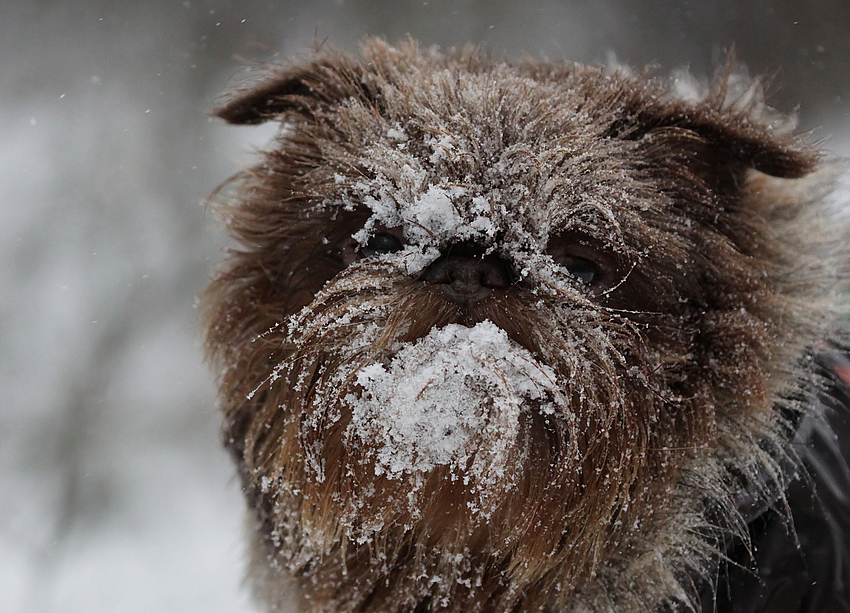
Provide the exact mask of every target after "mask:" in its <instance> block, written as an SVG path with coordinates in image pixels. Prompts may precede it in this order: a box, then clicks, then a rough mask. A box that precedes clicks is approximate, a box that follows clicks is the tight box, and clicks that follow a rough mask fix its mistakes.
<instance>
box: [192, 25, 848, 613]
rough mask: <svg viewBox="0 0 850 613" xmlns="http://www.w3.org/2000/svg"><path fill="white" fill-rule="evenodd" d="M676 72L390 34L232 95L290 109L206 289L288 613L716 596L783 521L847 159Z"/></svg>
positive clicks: (265, 562) (263, 114)
mask: <svg viewBox="0 0 850 613" xmlns="http://www.w3.org/2000/svg"><path fill="white" fill-rule="evenodd" d="M680 81H681V82H680V83H678V84H677V83H676V82H674V81H667V80H656V79H651V78H648V77H645V76H633V75H631V74H629V73H628V72H626V71H624V70H604V69H598V68H589V67H584V66H577V65H560V64H551V63H546V62H532V61H528V62H525V63H522V64H517V65H511V64H504V63H498V62H495V61H493V60H491V59H490V58H489V57H487V56H484V55H482V54H481V53H479V52H477V51H475V50H464V51H460V52H456V53H452V54H449V55H447V56H443V55H440V54H438V53H437V52H435V51H420V50H419V49H418V48H417V47H416V45H415V44H414V43H408V44H405V45H402V46H400V47H399V48H392V47H389V46H388V45H386V44H385V43H383V42H381V41H371V42H369V43H368V44H366V45H365V46H364V49H363V53H362V57H359V58H358V57H352V56H349V55H343V54H336V53H331V52H321V53H319V54H318V55H317V57H316V58H315V59H314V60H313V61H311V62H308V63H306V64H303V65H296V66H291V67H287V68H282V69H280V68H279V69H275V70H273V71H272V73H271V74H269V75H268V76H267V78H266V79H265V80H264V81H263V82H261V83H260V84H259V85H257V86H256V87H253V88H250V89H246V90H243V91H240V92H238V93H237V94H236V95H235V96H234V97H233V99H232V100H231V101H230V102H228V103H226V104H225V105H224V106H222V107H221V108H220V109H218V111H217V115H218V116H220V117H222V118H224V119H225V120H227V121H229V122H231V123H237V124H255V123H260V122H264V121H277V122H280V125H281V129H280V133H279V136H278V138H277V139H276V141H275V142H274V145H273V146H272V147H271V148H270V150H269V151H267V152H266V153H265V154H264V156H263V157H262V159H261V161H260V163H259V164H258V165H257V166H256V167H254V168H252V169H251V170H249V171H246V172H245V173H243V175H242V177H241V178H240V179H239V182H240V186H241V189H240V192H239V199H238V201H237V202H235V203H234V204H233V205H229V206H222V207H220V210H221V212H222V215H223V216H224V218H225V221H226V224H227V227H228V230H229V231H230V232H231V234H232V235H233V236H234V237H235V238H236V240H237V241H238V244H239V245H240V248H239V249H238V250H235V251H234V252H232V253H231V255H230V256H229V259H228V261H227V263H226V265H225V267H224V268H223V270H222V271H221V272H220V273H219V274H218V276H217V277H216V279H215V280H214V281H213V283H212V285H211V286H210V288H209V289H208V291H207V293H206V296H205V305H206V320H207V327H208V332H207V348H208V354H209V356H210V359H211V361H212V363H213V364H214V368H215V369H216V371H217V372H218V373H219V376H220V395H221V402H222V407H223V410H224V415H225V439H226V444H227V446H228V447H229V449H230V450H231V451H232V453H233V455H234V458H235V459H236V462H237V464H238V466H239V470H240V474H241V477H242V479H243V483H244V487H245V492H246V495H247V498H248V502H249V506H250V508H251V517H252V520H253V523H252V530H253V528H256V530H255V533H256V539H255V543H254V558H255V559H254V563H253V569H252V571H251V572H252V575H253V577H254V579H255V584H256V585H257V591H258V593H259V595H260V597H261V599H263V600H264V601H265V602H266V604H267V606H268V607H269V609H270V610H278V609H280V608H282V607H284V603H285V602H286V599H287V598H290V597H292V598H296V599H297V600H298V602H299V603H300V604H299V606H300V607H301V608H302V609H303V610H309V611H335V612H336V611H364V612H365V611H375V612H378V611H381V612H390V611H392V612H395V611H399V612H401V611H417V612H424V611H437V610H446V611H457V612H469V611H482V612H493V611H497V612H502V611H505V612H507V611H536V610H542V611H608V610H614V611H626V612H630V611H652V610H657V609H658V608H659V607H662V608H663V607H677V606H686V605H688V604H693V605H694V606H696V601H697V598H698V597H697V592H698V590H699V588H700V586H701V585H702V584H703V582H704V581H709V582H710V581H711V576H712V573H714V572H715V571H716V569H717V565H718V560H719V558H721V557H722V556H723V555H724V552H725V546H726V544H727V543H728V542H730V539H732V537H735V536H737V537H740V538H743V539H745V540H746V538H747V536H746V528H747V526H746V520H747V509H748V508H750V507H749V506H747V505H751V506H758V505H767V506H771V507H773V508H780V509H781V508H782V506H783V500H784V498H783V491H784V490H785V488H786V485H787V483H788V481H789V480H790V478H791V476H792V472H793V471H794V470H795V469H794V465H795V464H794V462H793V458H792V457H791V454H790V453H789V451H788V441H789V440H790V439H791V437H792V436H793V433H794V428H795V425H796V424H797V423H798V422H799V418H800V412H801V411H803V412H804V411H805V410H806V403H805V402H804V401H803V399H804V396H805V395H804V393H803V391H804V390H805V389H807V388H808V387H809V386H810V385H811V381H812V380H813V378H814V375H813V372H814V368H813V366H812V365H811V360H810V359H809V358H808V357H807V356H808V355H809V353H810V349H811V347H812V346H813V344H814V342H815V341H816V339H818V338H819V337H821V336H822V335H824V334H825V332H826V331H828V329H829V326H830V325H831V324H832V322H833V321H834V310H835V304H834V302H835V300H834V289H835V278H836V276H835V271H834V269H833V267H832V264H831V261H832V259H831V258H830V257H828V256H827V255H825V254H826V253H827V252H828V251H829V247H830V245H833V246H834V244H833V243H832V242H831V241H830V238H829V236H830V235H827V233H826V232H827V229H826V228H827V226H826V225H824V224H823V223H822V222H823V213H824V210H823V208H824V207H823V206H821V200H822V199H823V197H824V195H825V194H826V193H827V190H828V189H829V182H830V181H829V177H828V176H827V175H829V174H830V171H829V169H825V170H820V171H819V170H818V167H819V153H818V152H817V151H816V150H814V149H812V148H810V147H809V146H807V145H806V144H804V143H803V142H802V141H801V140H800V139H799V138H798V137H796V136H794V135H793V134H792V132H791V129H792V128H793V126H792V125H791V122H790V120H789V119H788V118H785V117H782V116H779V115H777V114H775V113H774V112H773V111H772V110H771V109H769V108H768V107H766V106H765V105H764V103H763V101H762V98H761V95H760V90H759V88H758V84H757V83H752V82H746V81H744V80H743V79H741V78H739V76H737V75H736V74H735V73H734V71H732V70H727V71H726V72H725V73H724V74H723V75H722V76H721V77H719V78H718V79H716V80H715V82H714V83H713V84H712V85H711V86H710V87H708V88H705V91H699V88H698V87H697V86H695V85H694V84H693V83H692V82H690V81H688V80H687V79H684V80H680ZM833 227H834V226H833ZM745 499H746V500H747V501H748V502H747V503H744V502H742V500H745Z"/></svg>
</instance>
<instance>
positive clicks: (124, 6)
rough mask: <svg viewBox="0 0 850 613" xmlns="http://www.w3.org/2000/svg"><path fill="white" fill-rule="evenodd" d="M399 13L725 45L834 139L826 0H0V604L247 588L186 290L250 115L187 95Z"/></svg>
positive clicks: (837, 26) (837, 93)
mask: <svg viewBox="0 0 850 613" xmlns="http://www.w3.org/2000/svg"><path fill="white" fill-rule="evenodd" d="M408 33H409V34H411V35H413V36H414V37H416V38H418V39H420V41H421V42H422V43H423V44H429V45H430V44H436V45H440V46H441V47H442V48H448V47H451V46H453V45H460V44H463V43H466V42H474V43H482V44H483V45H484V46H485V47H486V48H489V49H490V50H491V51H492V52H493V53H494V54H495V55H497V56H499V57H505V58H520V57H522V55H523V54H530V55H534V56H540V55H545V56H548V57H550V58H552V59H573V60H578V61H583V62H598V61H603V62H604V61H606V59H607V58H608V57H609V54H612V53H613V54H615V56H616V58H617V59H618V60H619V61H621V62H625V63H629V64H633V65H638V66H643V65H646V64H656V65H658V66H659V68H660V70H661V71H662V72H666V71H669V70H671V69H673V68H675V67H680V66H690V67H691V69H692V71H693V72H695V73H696V74H698V75H704V74H706V73H711V72H712V70H713V67H714V66H715V65H716V63H717V61H718V58H720V57H722V55H723V51H724V50H725V49H728V48H730V47H732V46H734V47H735V48H736V50H737V56H738V58H739V59H740V60H741V61H743V62H744V63H745V64H746V65H747V66H748V67H749V69H750V70H751V72H753V73H765V72H775V73H776V78H775V81H774V83H775V85H776V91H775V95H774V96H773V98H772V100H773V102H774V105H775V106H777V107H778V108H780V109H782V110H785V111H794V110H797V113H798V116H799V118H800V124H801V127H802V128H803V129H804V130H807V131H810V139H811V140H817V141H821V142H823V144H824V146H825V147H826V148H827V149H828V150H830V151H831V152H832V153H833V154H834V155H837V156H841V155H847V154H848V150H850V105H848V96H850V91H849V90H848V88H850V85H848V83H850V3H848V2H847V1H846V0H810V1H808V2H799V1H798V0H789V1H780V0H749V1H748V2H736V1H732V0H694V1H693V2H673V1H670V0H649V1H644V2H640V1H632V2H629V1H626V0H596V1H594V2H583V1H578V0H575V1H560V2H559V1H555V0H548V1H545V0H543V1H535V0H524V1H522V2H507V1H502V0H453V1H445V0H428V1H422V0H417V1H407V0H381V1H371V2H369V1H365V0H363V1H354V0H330V1H329V0H313V1H312V2H295V1H289V2H275V1H273V0H262V1H260V0H255V1H243V2H223V1H218V0H186V1H180V0H167V1H166V0H146V1H144V2H129V1H125V2H119V1H106V0H99V1H98V0H90V1H77V2H72V1H65V2H61V1H47V0H3V2H2V5H0V57H2V69H0V610H2V611H6V612H10V613H23V612H26V613H30V612H32V613H41V612H60V611H61V612H63V613H67V612H77V611H79V612H86V613H99V612H107V611H116V612H117V611H120V612H151V611H156V612H171V611H174V612H178V611H179V612H194V611H197V612H199V613H200V612H202V613H215V612H229V613H234V612H247V611H251V610H252V608H251V605H250V602H249V599H248V598H247V596H246V595H245V594H244V593H243V591H242V590H241V585H240V582H241V565H242V559H243V551H242V545H241V530H242V520H241V515H242V501H241V494H240V492H239V488H238V484H237V482H236V480H235V477H234V472H233V470H232V469H231V466H230V463H229V460H228V458H227V457H226V456H225V454H224V452H223V451H221V450H220V446H219V442H218V421H219V419H218V415H217V412H216V407H215V400H214V394H213V382H212V378H211V377H210V375H209V374H208V373H207V371H206V369H205V367H204V366H203V364H202V356H201V337H200V332H199V325H198V322H197V311H196V308H195V307H196V297H197V295H198V294H199V292H200V291H201V289H202V288H203V287H204V285H205V283H206V282H207V281H208V279H209V278H210V275H211V274H212V272H213V270H214V269H215V266H216V263H217V262H218V261H220V259H221V258H222V253H223V250H224V249H225V248H226V246H227V240H226V239H225V238H224V237H223V235H222V234H221V233H220V231H219V230H218V228H217V225H216V220H215V219H214V216H213V215H212V214H211V213H210V212H208V211H206V210H205V209H204V207H203V206H202V205H201V201H202V200H203V199H204V197H205V196H206V195H207V194H208V193H209V192H210V191H211V190H212V189H213V188H214V187H215V186H216V185H217V184H218V183H220V182H221V181H222V180H224V179H225V178H226V177H228V176H229V175H231V174H232V173H233V172H235V171H237V170H238V169H240V168H243V167H245V166H246V165H248V164H250V162H251V159H252V156H251V149H252V147H256V146H261V145H262V144H263V143H265V142H266V141H267V140H268V139H269V138H270V136H271V134H272V131H271V130H270V129H269V128H268V127H257V128H233V127H227V126H224V125H222V124H221V123H220V122H217V121H213V120H210V119H208V118H207V116H206V114H205V113H206V111H207V109H209V108H210V107H211V106H212V105H213V104H214V103H215V102H216V100H218V99H219V98H218V95H219V93H220V92H222V91H223V90H225V89H226V88H227V86H228V84H229V83H231V84H232V83H233V82H234V81H233V79H234V76H235V75H237V73H238V72H239V71H240V67H242V66H244V65H245V64H246V63H250V62H252V61H256V60H269V59H271V60H274V59H282V58H288V57H294V56H299V55H300V56H303V55H304V54H307V53H308V51H309V48H310V47H311V45H313V44H314V43H316V42H323V41H326V44H328V45H330V46H331V47H334V48H338V49H349V50H354V49H356V46H357V42H358V41H359V40H361V39H362V38H363V37H364V36H365V35H367V34H377V35H382V36H384V37H386V38H388V39H389V40H391V41H394V40H398V39H400V38H402V37H404V36H406V35H407V34H408ZM237 80H238V76H237Z"/></svg>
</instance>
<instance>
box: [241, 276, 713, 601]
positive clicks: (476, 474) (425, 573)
mask: <svg viewBox="0 0 850 613" xmlns="http://www.w3.org/2000/svg"><path fill="white" fill-rule="evenodd" d="M548 290H549V291H538V292H535V293H532V292H529V291H526V290H522V289H520V288H513V289H511V290H509V291H506V292H504V293H503V294H502V295H500V296H498V297H493V298H491V299H489V300H486V301H483V302H480V303H476V304H475V305H472V306H470V307H466V308H463V307H459V306H457V305H455V304H453V303H451V302H449V301H447V300H445V299H444V298H443V297H442V296H441V295H440V290H439V288H437V289H435V288H434V287H433V286H428V285H425V284H422V283H421V282H416V281H412V280H410V278H409V277H407V276H406V275H404V274H400V272H399V271H397V270H395V268H394V267H393V266H392V265H391V264H389V263H388V262H369V263H360V264H357V265H353V266H350V267H349V268H348V269H346V270H345V271H344V272H342V273H341V274H339V275H338V276H337V277H336V278H335V279H334V280H333V281H331V282H330V283H329V284H328V285H327V286H326V287H325V288H324V290H323V291H322V292H320V293H319V294H318V295H317V296H316V298H315V300H314V301H313V302H312V303H311V304H309V305H308V306H307V307H306V308H305V309H304V310H302V311H301V312H300V313H299V314H297V315H296V316H294V317H292V318H291V319H290V321H289V322H288V326H289V331H288V334H287V335H286V340H285V342H284V347H283V350H282V358H281V360H280V361H279V363H278V365H277V366H276V367H275V369H274V371H273V372H272V374H271V375H270V377H269V378H268V379H267V380H266V381H265V382H264V383H263V385H261V386H260V388H258V390H257V394H262V396H263V397H262V406H263V407H264V409H263V410H265V411H266V412H268V418H267V419H262V420H259V421H261V422H263V423H266V424H268V426H267V427H266V428H265V430H266V431H265V432H262V433H258V434H257V436H256V438H255V439H254V443H253V444H254V445H256V446H257V451H258V453H254V454H253V455H254V457H258V458H263V461H262V462H258V464H257V465H256V466H254V467H253V472H254V474H253V478H254V479H255V480H256V482H258V483H260V485H261V487H260V489H261V494H260V496H261V498H262V500H263V503H262V504H263V507H264V508H265V509H266V510H267V513H268V516H267V521H268V523H269V525H268V526H267V530H268V532H269V533H270V534H271V537H272V541H273V542H274V545H275V549H276V551H277V553H278V560H279V562H283V563H284V564H285V565H286V566H287V567H289V568H290V570H293V571H296V572H299V571H303V572H304V574H305V575H306V576H309V580H306V581H304V582H303V583H304V584H303V585H302V590H303V591H304V592H305V595H306V597H307V598H311V597H315V598H317V600H319V601H326V602H338V603H341V602H345V603H347V604H346V605H345V606H347V607H351V608H354V609H356V608H357V607H358V606H362V605H363V604H364V603H365V602H366V601H367V600H369V601H370V602H372V603H373V605H372V606H374V605H375V603H377V602H380V601H381V598H382V597H381V596H380V594H381V593H383V592H387V593H388V594H389V593H391V594H393V595H394V596H393V598H394V599H395V600H396V602H399V601H400V598H401V599H406V600H407V602H408V604H411V603H415V602H421V601H422V600H423V599H426V598H427V599H446V600H445V601H446V602H451V604H452V606H453V607H456V610H467V609H466V608H464V607H470V606H472V603H479V604H481V603H485V602H489V603H491V604H494V603H497V602H498V603H500V604H502V605H504V606H505V608H509V605H510V603H511V602H513V601H515V600H516V599H518V598H520V597H522V598H524V599H525V600H526V601H539V604H541V605H543V604H546V603H548V604H552V603H553V602H554V603H557V602H558V601H559V596H560V595H563V597H564V598H566V597H567V596H568V595H569V594H570V593H572V592H573V591H574V590H575V589H581V586H582V583H583V582H584V581H585V580H587V579H588V578H590V577H592V576H593V575H594V573H595V570H596V565H597V562H598V561H599V560H600V559H603V558H605V559H607V560H608V561H609V562H610V561H611V560H612V559H614V560H615V559H616V558H618V557H619V556H621V555H622V556H627V555H628V554H629V552H630V551H632V550H633V548H634V547H640V543H639V539H635V538H626V534H627V533H631V534H641V533H643V531H644V530H651V529H652V525H653V523H654V522H656V521H661V520H663V519H664V518H656V513H655V509H661V508H664V505H663V504H662V503H663V501H664V500H665V499H669V497H670V491H671V489H672V488H671V486H672V484H673V482H674V481H675V478H676V473H675V471H674V469H673V468H671V467H673V466H678V465H680V464H681V455H682V454H683V453H684V452H685V450H686V449H689V448H692V447H693V446H694V445H696V444H698V443H699V442H700V438H701V436H702V435H703V434H704V433H703V431H702V429H701V427H700V424H698V423H694V422H693V421H692V420H691V421H690V422H689V420H688V419H687V417H686V415H687V414H688V411H687V410H685V407H684V401H683V400H682V399H681V398H674V397H671V396H670V391H669V390H670V389H671V388H674V387H675V385H673V384H671V381H672V380H673V379H675V375H674V374H673V373H675V370H676V367H677V366H678V365H680V364H681V363H683V362H684V358H683V356H682V351H681V347H679V346H678V343H677V342H676V340H675V338H673V337H672V336H670V337H667V336H665V335H664V334H662V333H661V330H663V329H664V326H658V325H654V326H647V327H644V328H643V329H639V327H638V325H637V324H635V323H634V321H627V320H625V319H622V318H619V317H618V316H617V314H616V312H614V311H612V310H610V309H601V308H599V307H598V306H593V305H592V304H591V303H589V302H588V301H586V300H585V301H582V300H580V299H577V296H578V294H577V293H575V292H572V293H571V292H569V291H564V290H563V288H561V289H560V290H559V289H558V288H557V287H550V288H548ZM632 319H634V315H632ZM657 323H658V322H656V324H657ZM671 329H674V327H672V326H671ZM648 347H653V348H654V349H653V350H652V351H651V352H650V351H649V350H648ZM659 347H660V348H662V350H659ZM661 356H663V360H664V362H661V361H660V360H661V359H662V358H661ZM659 390H666V391H665V392H664V393H662V392H660V391H659ZM249 444H251V443H249ZM248 455H252V454H250V453H249V454H248ZM638 518H639V522H638ZM603 554H604V555H603ZM379 578H381V580H380V581H379V580H378V579H379ZM531 586H534V592H535V593H538V594H539V596H534V594H528V593H525V594H524V593H523V592H524V591H526V590H527V589H528V588H529V587H531ZM378 608H380V607H378ZM469 610H471V609H469Z"/></svg>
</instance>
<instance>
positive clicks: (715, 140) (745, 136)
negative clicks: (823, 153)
mask: <svg viewBox="0 0 850 613" xmlns="http://www.w3.org/2000/svg"><path fill="white" fill-rule="evenodd" d="M644 121H645V122H646V123H644V125H646V126H648V129H647V130H646V132H645V133H644V135H643V139H644V140H645V142H646V152H647V154H649V155H655V156H661V157H663V156H671V157H676V158H678V159H677V161H678V163H680V164H684V165H685V166H686V167H688V168H689V169H690V170H691V171H692V172H694V173H696V174H697V175H706V174H707V176H706V178H708V177H710V176H715V177H716V176H717V174H718V173H720V174H728V173H732V174H733V175H735V174H739V173H743V172H745V171H747V170H749V169H754V170H758V171H759V172H762V173H764V174H767V175H771V176H774V177H781V178H787V179H792V178H794V179H796V178H799V177H803V176H805V175H807V174H809V173H810V172H812V171H813V170H814V169H815V167H816V166H817V163H818V160H819V157H820V156H819V154H818V152H817V150H815V149H814V148H813V147H809V146H808V145H806V144H805V143H804V142H803V141H802V139H801V138H800V137H799V136H797V135H794V134H791V133H783V132H782V131H781V130H777V129H775V127H774V126H773V125H771V124H769V123H766V122H764V121H760V120H759V118H757V117H754V116H751V115H749V114H743V113H731V112H722V111H718V110H715V109H712V108H710V107H702V108H700V107H695V108H691V109H688V110H687V111H680V110H678V109H675V112H674V113H672V114H662V115H661V116H656V117H653V118H646V119H645V120H644ZM669 161H672V160H669ZM718 178H719V177H718Z"/></svg>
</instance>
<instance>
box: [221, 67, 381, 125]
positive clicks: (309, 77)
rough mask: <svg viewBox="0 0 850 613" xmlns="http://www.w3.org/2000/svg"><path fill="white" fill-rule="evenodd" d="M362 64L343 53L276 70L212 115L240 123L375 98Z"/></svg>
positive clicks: (260, 121) (304, 112)
mask: <svg viewBox="0 0 850 613" xmlns="http://www.w3.org/2000/svg"><path fill="white" fill-rule="evenodd" d="M363 76H364V75H363V69H362V67H361V66H360V65H359V64H357V63H355V62H352V61H350V60H349V59H348V58H347V57H346V56H344V55H329V56H326V57H323V58H319V59H317V60H315V61H314V62H312V63H310V64H307V65H302V66H293V67H288V68H285V69H277V70H275V71H273V72H272V73H271V74H270V75H269V76H268V77H266V78H265V79H264V80H263V81H261V82H260V83H259V84H256V85H254V86H253V87H250V88H245V89H242V90H241V91H237V93H236V95H235V97H233V98H232V99H231V100H230V101H228V102H226V103H224V104H223V105H221V106H219V107H217V108H215V109H213V111H212V115H213V116H216V117H220V118H221V119H224V120H225V121H227V122H228V123H232V124H237V125H255V124H260V123H264V122H266V121H270V120H273V119H278V118H280V117H281V116H283V115H284V114H286V113H290V112H295V113H300V114H303V115H308V116H309V115H312V114H313V112H314V111H315V110H316V109H317V108H320V107H322V106H328V105H333V104H338V103H340V102H342V101H343V100H345V99H348V98H358V99H361V100H363V101H366V102H374V101H375V99H376V97H377V92H376V91H375V88H374V86H370V84H369V83H367V82H365V80H364V78H363Z"/></svg>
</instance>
